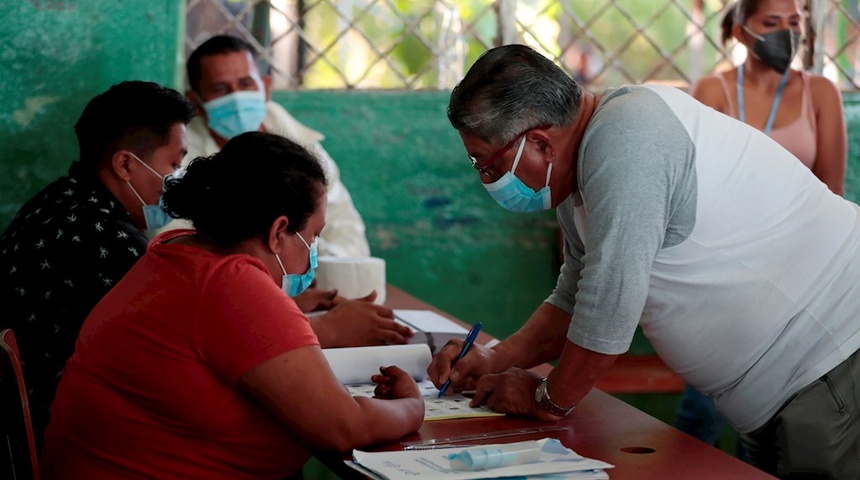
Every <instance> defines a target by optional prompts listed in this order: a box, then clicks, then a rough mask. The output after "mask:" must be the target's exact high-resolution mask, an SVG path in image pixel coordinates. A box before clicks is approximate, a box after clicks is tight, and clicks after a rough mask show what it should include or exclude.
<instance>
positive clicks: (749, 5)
mask: <svg viewBox="0 0 860 480" xmlns="http://www.w3.org/2000/svg"><path fill="white" fill-rule="evenodd" d="M760 4H761V1H760V0H737V1H736V2H734V3H730V4H728V5H726V13H725V15H723V21H722V22H720V30H721V31H722V35H721V36H720V40H721V41H722V43H723V46H724V47H725V46H726V44H727V43H729V40H731V39H732V27H733V26H734V24H736V23H737V24H740V25H743V24H744V22H746V21H747V18H749V17H750V16H751V15H755V12H757V11H758V7H759V5H760Z"/></svg>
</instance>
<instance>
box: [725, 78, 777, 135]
mask: <svg viewBox="0 0 860 480" xmlns="http://www.w3.org/2000/svg"><path fill="white" fill-rule="evenodd" d="M788 72H789V69H787V68H786V69H785V73H783V74H782V79H781V80H780V81H779V86H778V87H776V95H774V97H773V104H771V106H770V114H769V115H768V116H767V123H766V124H765V126H764V134H765V135H767V136H768V137H769V136H770V129H771V127H773V120H774V119H775V118H776V111H777V110H778V109H779V101H780V99H782V89H783V88H785V82H786V81H788ZM743 85H744V64H743V63H742V64H740V65H738V81H737V89H738V120H740V121H742V122H744V123H746V121H745V118H746V113H745V112H744V86H743Z"/></svg>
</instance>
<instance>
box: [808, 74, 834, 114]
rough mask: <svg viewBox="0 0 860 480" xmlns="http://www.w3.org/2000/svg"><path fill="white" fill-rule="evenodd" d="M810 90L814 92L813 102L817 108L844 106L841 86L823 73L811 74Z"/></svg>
mask: <svg viewBox="0 0 860 480" xmlns="http://www.w3.org/2000/svg"><path fill="white" fill-rule="evenodd" d="M809 90H810V92H811V93H812V103H813V104H814V105H815V106H816V108H819V109H820V108H828V107H834V106H837V105H838V106H839V107H840V108H841V107H842V94H841V93H840V92H839V88H838V87H837V86H836V84H834V83H833V82H831V81H830V80H829V79H828V78H826V77H823V76H821V75H814V74H809Z"/></svg>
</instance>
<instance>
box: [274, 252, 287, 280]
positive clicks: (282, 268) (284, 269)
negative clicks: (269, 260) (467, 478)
mask: <svg viewBox="0 0 860 480" xmlns="http://www.w3.org/2000/svg"><path fill="white" fill-rule="evenodd" d="M275 260H277V261H278V265H280V266H281V271H282V272H284V275H286V274H287V269H286V268H284V262H282V261H281V257H280V256H279V255H278V254H277V253H276V254H275Z"/></svg>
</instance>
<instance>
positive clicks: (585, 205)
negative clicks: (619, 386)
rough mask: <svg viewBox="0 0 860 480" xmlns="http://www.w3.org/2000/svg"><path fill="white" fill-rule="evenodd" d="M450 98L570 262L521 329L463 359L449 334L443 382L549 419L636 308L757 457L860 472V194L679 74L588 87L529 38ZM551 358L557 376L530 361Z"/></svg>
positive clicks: (595, 366)
mask: <svg viewBox="0 0 860 480" xmlns="http://www.w3.org/2000/svg"><path fill="white" fill-rule="evenodd" d="M448 116H449V119H450V120H451V123H452V124H453V125H454V127H455V128H456V129H457V130H458V131H459V132H460V136H461V138H462V140H463V144H464V145H465V147H466V150H467V152H468V153H469V155H470V157H471V158H472V163H473V165H474V166H475V167H476V168H477V169H478V171H479V172H480V178H481V181H482V183H483V184H484V186H485V187H486V189H487V191H488V193H489V194H490V195H491V196H492V197H493V198H494V199H496V201H497V202H498V203H499V204H500V205H502V206H503V207H505V208H507V209H509V210H512V211H520V212H528V211H537V210H542V209H548V208H556V209H557V214H558V219H559V221H560V223H561V225H562V229H563V231H564V237H565V246H564V247H565V248H564V251H565V262H564V265H563V267H562V270H561V274H560V275H559V278H558V283H557V285H556V288H555V290H554V291H553V292H552V294H551V295H550V296H549V298H547V300H546V301H545V302H544V303H543V304H542V305H541V306H539V307H538V309H537V310H536V311H535V313H534V314H533V315H532V316H531V318H529V319H528V321H527V322H526V323H525V324H524V325H523V327H522V328H521V329H520V330H519V331H518V332H517V333H515V334H514V335H512V336H511V337H509V338H508V339H506V340H504V341H502V342H501V343H499V344H498V345H497V346H495V347H493V348H492V349H486V348H482V347H477V348H473V349H471V350H470V351H469V353H468V354H467V355H466V356H465V357H464V358H462V359H461V360H459V361H458V362H457V363H456V366H455V367H453V369H452V363H453V359H454V358H456V356H457V354H458V353H459V350H460V347H461V344H460V343H459V342H456V341H454V342H450V343H449V344H448V345H446V347H444V348H443V349H442V350H441V351H440V352H439V353H438V354H437V355H436V356H435V358H434V361H433V363H432V364H431V365H430V367H429V369H428V372H429V374H430V377H431V379H433V381H434V382H435V383H436V384H437V385H441V383H442V382H445V381H446V380H447V379H448V378H451V380H452V385H453V386H454V390H459V389H462V388H464V387H465V386H467V385H471V384H475V383H476V385H477V394H476V395H475V398H474V400H473V404H480V403H486V404H487V405H489V406H490V407H492V408H493V409H495V410H497V411H500V412H506V413H514V414H519V415H528V416H536V417H538V418H541V419H544V420H554V419H557V418H559V417H561V416H563V415H566V414H567V413H569V412H570V411H571V410H572V409H573V407H574V406H575V405H576V403H577V402H578V401H579V400H580V399H581V398H582V397H583V396H585V395H586V394H587V393H588V391H589V390H590V389H591V387H592V386H593V385H594V382H595V380H596V379H597V378H598V377H599V376H600V374H601V373H602V372H604V371H605V370H606V369H607V368H609V367H610V366H611V364H612V362H613V361H614V360H615V358H616V357H617V356H618V355H619V354H621V353H624V352H625V351H626V350H627V349H628V347H629V345H630V342H631V339H632V338H633V334H634V331H635V329H636V326H637V325H641V326H642V328H643V331H644V332H645V335H646V336H647V337H648V339H649V340H650V341H651V343H652V344H653V345H654V348H655V349H656V350H657V352H658V354H659V355H660V356H661V357H662V358H663V360H664V361H665V362H666V363H667V364H668V365H669V366H670V367H671V368H673V369H674V370H675V371H676V372H677V373H679V374H680V375H681V376H682V377H684V379H685V380H686V381H687V382H688V383H690V384H691V385H693V386H695V387H696V388H697V389H699V390H701V391H702V392H705V393H706V394H708V395H710V396H713V397H714V398H715V399H716V403H717V407H718V409H719V410H720V411H721V412H722V413H723V414H724V415H725V417H726V418H727V419H728V420H729V422H731V423H732V425H733V426H734V427H735V428H737V429H738V430H739V431H740V432H742V433H744V434H745V435H744V437H743V438H744V441H745V443H746V445H747V446H748V449H749V450H750V454H751V457H752V460H753V462H754V463H755V464H756V465H757V466H758V467H760V468H762V469H764V470H766V471H769V472H771V473H773V474H776V475H780V476H788V475H793V474H811V473H812V474H820V475H825V476H829V477H831V478H845V479H849V478H850V479H856V478H860V455H858V452H860V420H858V416H857V415H858V412H857V407H858V402H860V382H858V381H857V380H856V379H855V377H854V375H855V374H856V372H858V371H860V370H858V368H860V361H858V358H860V356H858V355H857V354H856V352H857V351H858V349H860V321H858V312H860V208H858V206H857V205H855V204H853V203H850V202H847V201H845V200H843V199H842V198H841V197H839V196H837V195H834V194H832V193H831V192H830V190H829V189H828V188H827V187H826V186H825V185H824V184H822V183H821V182H820V181H818V180H817V179H816V178H815V177H814V175H812V173H811V172H810V171H809V170H808V169H807V168H805V167H803V165H802V164H800V162H798V161H797V160H796V159H795V158H793V157H792V156H791V154H790V153H788V152H787V151H786V150H785V149H783V148H782V147H780V146H779V145H778V144H777V143H775V142H773V141H772V140H770V139H769V138H768V137H767V136H765V135H764V134H762V133H760V132H759V131H757V130H755V129H754V128H752V127H749V126H747V125H745V124H743V123H741V122H738V121H736V120H734V119H731V118H729V117H727V116H725V115H722V114H720V113H718V112H716V111H714V110H712V109H711V108H708V107H705V106H703V105H702V104H700V103H698V102H697V101H695V100H694V99H692V98H691V97H689V96H687V95H686V94H684V93H683V92H681V91H679V90H677V89H674V88H670V87H664V86H647V85H645V86H633V87H624V88H619V89H616V90H612V91H608V92H605V93H603V94H600V95H594V94H591V93H589V92H584V91H582V89H581V88H580V87H579V86H578V85H577V84H576V83H575V82H574V81H573V80H571V79H570V78H569V77H568V76H567V75H566V74H565V73H564V72H563V71H561V70H560V69H559V68H558V67H557V66H556V65H555V64H553V63H552V62H551V61H549V60H547V59H546V58H544V57H542V56H541V55H539V54H538V53H537V52H535V51H534V50H532V49H530V48H528V47H524V46H520V45H508V46H504V47H499V48H496V49H493V50H490V51H489V52H487V53H485V54H484V55H483V56H482V57H481V58H480V59H479V60H478V61H477V62H476V64H475V65H474V66H473V67H472V68H471V69H470V71H469V73H468V74H467V75H466V77H465V78H464V79H463V81H462V82H461V83H460V84H459V85H458V86H457V87H456V88H455V89H454V91H453V93H452V95H451V102H450V105H449V109H448ZM556 359H557V360H558V364H557V366H556V367H555V368H554V369H553V371H552V373H551V374H550V376H549V377H548V378H547V379H543V378H540V377H538V376H536V375H534V374H532V373H529V372H526V371H525V370H522V369H523V368H528V367H531V366H534V365H537V364H540V363H543V362H546V361H549V360H556ZM852 372H854V373H852ZM819 380H820V381H819Z"/></svg>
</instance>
